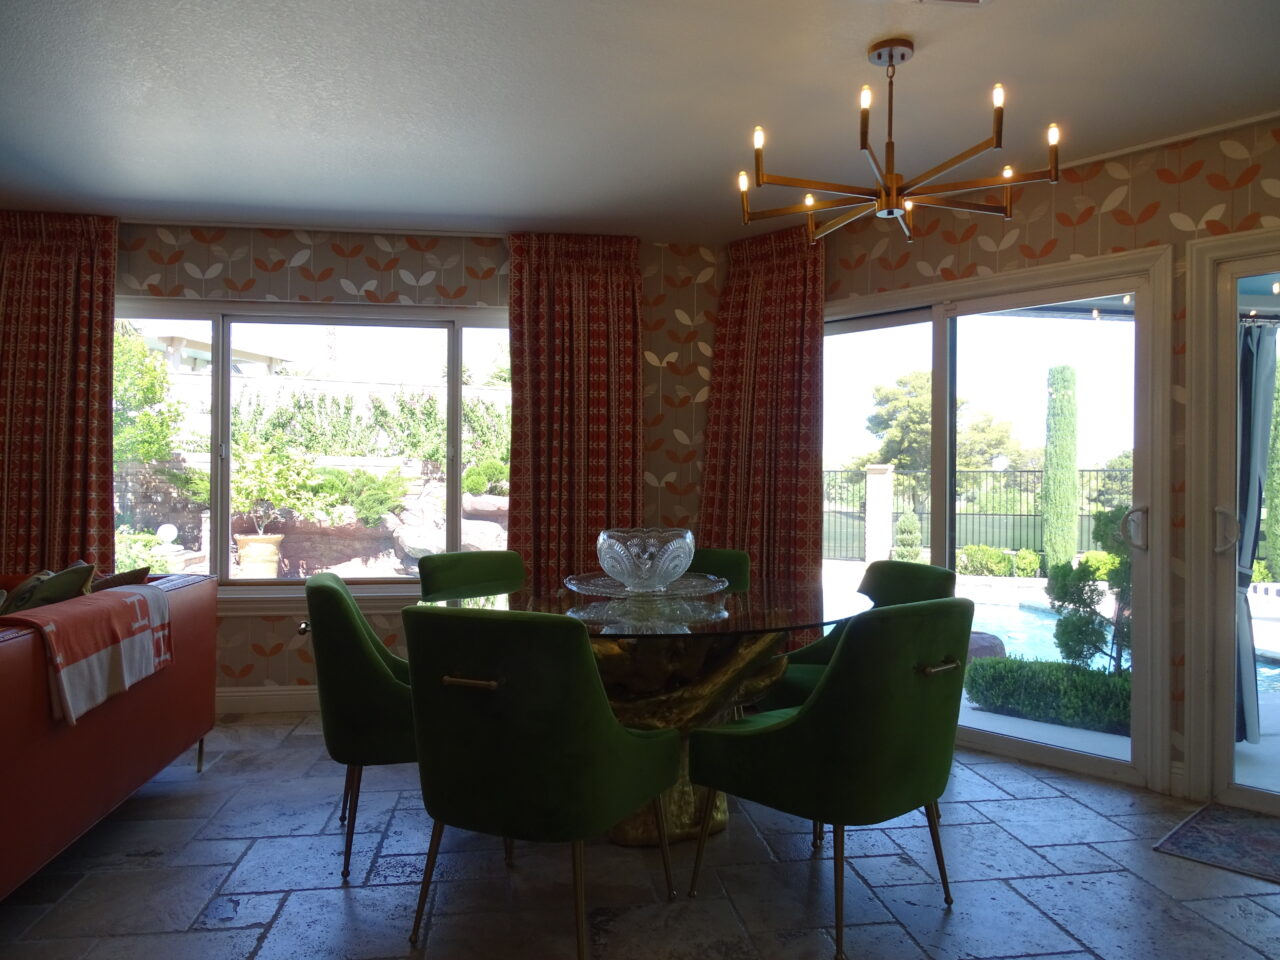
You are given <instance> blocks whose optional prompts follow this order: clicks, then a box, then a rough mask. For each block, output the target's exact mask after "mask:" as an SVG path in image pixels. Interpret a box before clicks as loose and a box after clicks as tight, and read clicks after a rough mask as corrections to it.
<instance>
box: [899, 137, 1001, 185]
mask: <svg viewBox="0 0 1280 960" xmlns="http://www.w3.org/2000/svg"><path fill="white" fill-rule="evenodd" d="M996 146H997V144H996V138H995V137H987V139H985V140H983V141H982V142H981V143H975V144H974V145H973V146H972V147H970V148H969V149H968V150H965V151H964V152H963V153H957V154H956V155H955V156H954V157H952V158H951V159H950V160H944V161H943V162H942V163H940V164H938V165H937V166H936V167H933V168H932V169H930V170H926V171H925V172H924V173H922V174H920V175H919V176H916V177H912V178H911V179H910V180H908V181H907V182H906V183H904V184H903V185H902V192H903V193H906V192H908V191H910V190H914V189H915V188H916V187H919V186H922V185H923V184H926V183H928V182H929V181H930V180H932V179H934V178H935V177H940V176H942V174H944V173H946V172H947V171H948V170H951V169H953V168H955V167H958V166H960V164H962V163H964V162H965V161H966V160H972V159H973V158H974V157H976V156H978V155H980V154H983V153H986V152H987V151H988V150H993V149H995V148H996Z"/></svg>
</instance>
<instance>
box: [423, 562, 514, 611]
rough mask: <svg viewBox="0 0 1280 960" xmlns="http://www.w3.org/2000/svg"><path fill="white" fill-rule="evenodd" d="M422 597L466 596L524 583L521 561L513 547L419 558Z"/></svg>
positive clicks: (432, 598) (506, 590) (447, 598)
mask: <svg viewBox="0 0 1280 960" xmlns="http://www.w3.org/2000/svg"><path fill="white" fill-rule="evenodd" d="M418 577H419V578H420V579H421V580H422V599H423V600H427V601H436V600H465V599H469V598H471V597H488V596H492V595H494V594H498V593H510V592H511V591H512V590H519V589H520V588H521V587H523V586H524V561H523V560H522V559H521V558H520V554H518V553H516V552H515V551H514V550H461V551H458V552H456V553H433V554H430V555H428V556H425V557H422V558H420V559H419V560H418Z"/></svg>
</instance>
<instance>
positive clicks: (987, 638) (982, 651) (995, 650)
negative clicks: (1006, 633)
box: [969, 630, 1005, 660]
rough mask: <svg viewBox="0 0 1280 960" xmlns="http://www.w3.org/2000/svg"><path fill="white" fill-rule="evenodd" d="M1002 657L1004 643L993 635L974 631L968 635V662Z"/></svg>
mask: <svg viewBox="0 0 1280 960" xmlns="http://www.w3.org/2000/svg"><path fill="white" fill-rule="evenodd" d="M1004 655H1005V652H1004V641H1003V640H1001V639H1000V638H999V637H997V636H996V635H995V634H994V633H982V632H981V631H976V630H975V631H974V632H973V633H970V634H969V659H970V660H976V659H978V658H979V657H1003V656H1004Z"/></svg>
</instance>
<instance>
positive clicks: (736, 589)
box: [689, 547, 751, 593]
mask: <svg viewBox="0 0 1280 960" xmlns="http://www.w3.org/2000/svg"><path fill="white" fill-rule="evenodd" d="M689 570H690V571H691V572H693V573H709V574H711V576H713V577H723V578H724V579H725V580H728V581H729V586H728V587H727V588H726V589H727V590H728V591H729V592H730V593H742V592H743V591H745V590H749V589H750V588H751V555H750V554H749V553H747V551H745V550H727V549H722V548H720V547H695V548H694V551H693V561H692V562H691V563H690V564H689Z"/></svg>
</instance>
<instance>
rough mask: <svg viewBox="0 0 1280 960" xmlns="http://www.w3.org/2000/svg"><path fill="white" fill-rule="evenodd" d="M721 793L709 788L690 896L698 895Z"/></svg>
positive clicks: (694, 861) (699, 833)
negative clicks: (713, 817) (714, 814)
mask: <svg viewBox="0 0 1280 960" xmlns="http://www.w3.org/2000/svg"><path fill="white" fill-rule="evenodd" d="M718 796H719V791H717V790H713V789H711V787H707V799H706V806H705V807H703V808H702V826H701V827H700V828H699V829H698V850H697V852H696V853H695V854H694V855H693V876H691V877H690V878H689V896H690V897H696V896H697V895H698V874H699V873H701V872H702V851H703V850H705V849H706V846H707V835H708V834H709V833H710V832H711V813H712V811H714V810H715V808H716V799H717V797H718Z"/></svg>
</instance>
